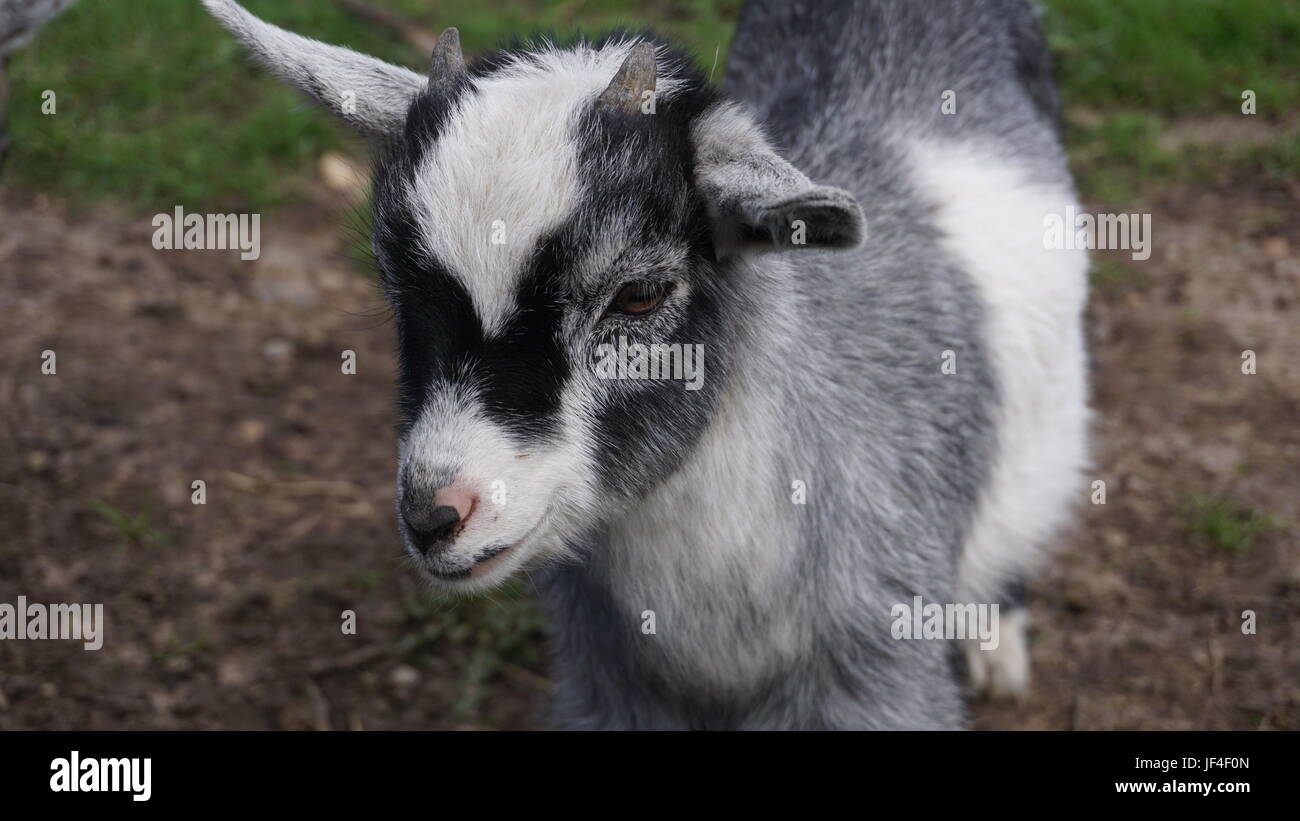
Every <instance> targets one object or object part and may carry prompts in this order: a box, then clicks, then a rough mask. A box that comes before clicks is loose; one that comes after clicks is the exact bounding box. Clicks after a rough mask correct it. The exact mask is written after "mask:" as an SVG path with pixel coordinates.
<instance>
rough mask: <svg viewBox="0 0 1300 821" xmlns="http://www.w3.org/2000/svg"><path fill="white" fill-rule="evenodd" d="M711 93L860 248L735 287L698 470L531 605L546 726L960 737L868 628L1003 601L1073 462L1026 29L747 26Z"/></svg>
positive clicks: (1004, 12)
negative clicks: (648, 618)
mask: <svg viewBox="0 0 1300 821" xmlns="http://www.w3.org/2000/svg"><path fill="white" fill-rule="evenodd" d="M810 5H811V6H816V8H809V6H810ZM945 11H947V12H949V13H948V14H945V13H944V12H945ZM946 90H953V91H954V92H955V98H954V100H955V103H956V106H957V113H956V114H954V115H948V114H944V113H942V111H941V103H942V102H943V93H944V92H945V91H946ZM729 91H730V92H731V93H732V94H733V95H735V96H736V97H737V98H739V99H740V100H741V101H742V102H744V103H746V104H747V105H748V106H749V108H750V109H751V110H753V111H756V112H757V113H759V114H760V116H761V118H763V119H764V121H765V124H766V125H767V127H768V128H769V130H770V132H771V133H772V135H773V136H774V137H775V139H776V141H777V143H778V144H779V145H780V146H781V147H782V148H783V149H784V152H785V154H786V156H787V158H789V159H790V160H791V161H792V162H793V163H794V164H795V165H796V166H798V167H800V168H802V169H805V170H806V171H807V172H808V173H809V174H810V175H811V176H813V177H815V178H818V179H823V180H826V181H827V182H830V183H833V184H835V185H839V186H842V187H844V188H847V189H848V190H849V191H851V192H852V193H853V194H854V195H856V197H857V199H858V201H859V202H860V203H861V204H862V207H863V210H864V213H865V214H866V217H867V224H868V236H867V242H866V243H865V245H864V246H863V247H861V248H860V249H858V250H855V251H851V252H847V253H839V254H832V253H821V252H818V253H810V254H807V255H804V256H801V257H799V258H798V259H794V260H790V259H787V258H779V259H778V258H772V257H766V258H761V259H760V260H759V261H758V262H757V263H756V265H757V266H759V267H760V270H758V271H756V272H755V275H756V276H761V277H763V278H764V279H765V280H769V281H772V282H776V283H779V284H778V285H777V286H776V289H775V290H774V291H773V292H772V293H771V295H770V296H771V300H770V304H768V305H765V306H762V307H763V310H762V311H760V312H756V313H761V314H762V315H763V317H764V324H763V327H762V328H761V329H755V331H754V332H753V333H749V334H743V335H742V338H744V339H745V341H746V343H747V344H746V348H745V350H743V351H729V352H727V353H728V356H729V357H730V361H732V362H733V363H734V364H733V366H732V368H731V373H732V376H731V377H730V382H729V384H728V385H727V389H726V396H725V398H724V400H723V403H722V407H721V408H720V409H719V412H718V414H717V416H716V417H715V419H714V421H713V423H712V424H711V426H710V427H709V429H708V430H707V431H706V432H705V434H704V436H703V438H702V440H701V441H700V442H699V443H698V444H697V446H696V448H695V450H694V452H693V453H692V454H691V456H690V457H689V458H688V460H687V461H686V463H685V464H684V465H683V466H682V467H681V468H680V469H679V470H678V471H677V472H676V473H675V474H674V475H673V476H671V477H670V478H668V479H667V480H666V481H664V482H662V483H661V484H660V485H659V486H658V487H657V488H656V489H655V490H654V491H652V493H651V494H650V495H649V496H648V497H647V498H645V499H644V500H643V501H642V502H641V503H640V505H639V506H638V507H637V508H636V509H635V510H633V511H631V512H630V513H628V515H627V516H626V517H624V518H622V519H621V520H619V521H616V522H614V523H613V524H612V525H611V526H610V527H609V528H608V529H607V530H606V531H604V532H602V533H600V534H597V535H594V536H593V537H592V539H593V542H594V544H592V545H587V546H586V548H587V549H586V550H584V551H583V553H584V555H585V556H586V557H587V558H586V560H585V561H584V563H583V564H581V565H575V566H566V567H561V568H554V569H551V570H548V571H546V572H545V573H544V574H543V575H542V576H541V577H540V586H541V588H542V590H543V592H544V593H545V595H546V598H547V600H548V603H549V605H550V608H551V612H552V625H553V629H554V634H555V643H556V647H555V650H556V659H557V670H556V674H557V676H556V677H557V701H556V707H555V717H556V720H557V721H558V722H559V723H561V724H563V725H567V726H575V727H792V728H823V727H861V728H891V727H957V726H960V725H961V724H962V723H963V718H964V708H963V698H962V695H963V694H962V691H961V688H960V686H959V685H958V683H957V678H956V676H955V675H954V673H953V671H952V667H951V661H952V659H951V657H950V651H949V647H948V645H947V643H945V642H938V641H899V640H895V639H894V638H893V637H892V635H891V631H890V624H891V621H892V619H891V615H890V614H891V607H892V606H893V605H894V604H896V603H899V602H910V601H911V600H912V597H913V596H917V595H919V596H921V597H922V598H923V599H924V600H926V601H932V602H954V601H972V602H987V603H996V602H1000V601H1001V602H1005V600H1006V595H1007V592H1006V591H1007V588H1008V586H1009V585H1013V584H1015V583H1016V582H1018V581H1020V580H1021V579H1022V577H1023V574H1024V573H1026V572H1027V571H1028V569H1029V568H1030V566H1031V565H1032V561H1033V558H1034V556H1035V554H1036V553H1037V552H1038V551H1039V550H1040V549H1041V548H1042V547H1044V546H1045V543H1046V542H1047V540H1048V539H1049V537H1050V536H1051V534H1052V532H1053V530H1054V529H1055V528H1056V526H1057V525H1058V524H1059V523H1060V522H1061V521H1062V519H1063V517H1064V516H1065V514H1066V513H1067V512H1068V509H1069V499H1070V496H1071V494H1074V493H1076V492H1077V491H1078V479H1079V472H1080V470H1081V468H1082V465H1083V461H1084V458H1085V448H1084V441H1085V420H1086V411H1085V389H1084V353H1083V344H1082V334H1081V326H1080V314H1081V311H1082V307H1083V303H1084V299H1085V290H1086V288H1085V282H1086V275H1085V269H1086V261H1085V260H1084V258H1083V256H1082V254H1081V253H1078V252H1071V251H1059V250H1046V249H1045V248H1044V247H1043V243H1042V230H1043V222H1042V221H1043V218H1044V216H1045V215H1047V214H1049V213H1061V212H1062V211H1063V209H1064V208H1065V207H1066V206H1067V205H1069V204H1072V203H1073V202H1074V193H1073V189H1072V184H1071V182H1070V177H1069V174H1068V172H1067V170H1066V167H1065V160H1064V157H1063V154H1062V151H1061V148H1060V145H1059V140H1058V137H1057V134H1056V129H1055V116H1056V114H1055V105H1056V104H1055V95H1054V91H1053V90H1052V86H1051V81H1050V72H1049V70H1048V68H1047V56H1046V50H1045V46H1044V44H1043V43H1042V41H1041V37H1040V35H1039V34H1038V33H1037V27H1036V21H1035V20H1034V19H1033V16H1032V13H1031V11H1030V10H1029V8H1028V7H1027V5H1025V4H1024V3H1022V2H1019V0H1006V1H1005V2H1003V0H998V1H997V2H985V3H959V2H951V3H927V4H918V3H910V4H909V3H889V2H858V3H836V4H807V3H776V2H772V3H766V2H759V3H751V4H750V5H749V6H748V7H747V9H746V12H745V15H744V17H743V18H742V21H741V24H740V26H739V28H738V31H737V34H736V38H735V42H734V44H733V46H732V58H731V67H730V71H729ZM945 351H951V352H952V353H953V354H954V355H955V360H954V361H955V365H956V371H955V373H944V372H942V370H941V364H942V363H943V357H944V352H945ZM794 482H804V483H806V487H807V503H806V504H802V505H801V504H794V503H792V499H791V495H792V492H793V491H792V483H794ZM647 610H649V611H653V613H654V623H655V631H654V633H653V634H646V633H643V632H642V630H641V629H640V626H641V624H642V622H643V619H642V613H643V612H644V611H647ZM1010 640H1012V641H1014V639H1010Z"/></svg>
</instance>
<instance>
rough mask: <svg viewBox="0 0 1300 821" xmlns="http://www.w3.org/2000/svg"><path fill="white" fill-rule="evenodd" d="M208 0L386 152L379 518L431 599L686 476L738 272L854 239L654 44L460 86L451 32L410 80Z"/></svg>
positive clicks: (508, 568) (746, 305)
mask: <svg viewBox="0 0 1300 821" xmlns="http://www.w3.org/2000/svg"><path fill="white" fill-rule="evenodd" d="M205 2H206V3H207V4H208V5H209V7H210V8H212V9H213V10H214V11H215V12H217V14H218V16H219V17H222V18H223V20H225V22H227V24H228V25H230V27H231V28H232V30H234V31H235V32H236V34H238V35H239V36H240V37H241V38H242V39H244V40H245V41H246V42H249V43H250V45H251V46H253V48H254V51H255V53H257V54H258V55H259V56H261V57H262V59H264V60H265V61H267V62H270V63H271V64H272V65H273V66H275V67H276V68H277V69H278V70H279V71H280V73H281V74H282V75H286V76H288V77H289V79H291V80H292V81H294V82H296V83H297V84H298V85H299V86H300V87H302V88H304V90H307V91H309V92H310V93H313V94H315V95H316V96H317V98H318V99H320V100H321V101H322V102H324V103H326V104H328V105H331V106H332V107H334V108H335V110H336V111H338V112H339V113H340V114H341V115H342V116H345V117H346V118H348V119H350V120H351V121H352V122H353V124H354V125H357V126H358V127H359V128H361V129H362V130H363V131H367V132H370V133H372V134H377V135H378V136H380V137H381V138H382V141H383V142H384V143H385V144H386V145H387V148H386V150H385V153H384V154H383V155H382V158H381V160H380V162H379V163H378V165H377V170H376V176H375V192H374V201H375V238H374V248H375V253H376V258H377V260H378V264H379V267H380V271H381V275H382V279H383V283H384V287H385V290H386V292H387V295H388V297H389V300H390V302H391V304H392V308H393V313H394V316H395V318H396V324H397V332H398V349H399V356H400V362H401V368H400V381H401V384H400V403H399V404H400V415H401V424H400V458H399V466H398V489H397V504H398V523H399V528H400V531H401V534H402V540H403V543H404V545H405V547H406V550H407V552H408V554H409V555H410V556H411V557H412V559H414V560H415V562H416V563H417V565H418V566H419V567H420V568H421V569H422V570H424V571H425V572H426V573H427V574H428V575H429V576H430V577H431V578H433V579H435V580H436V581H438V582H439V583H441V584H444V585H446V586H449V587H456V588H466V589H469V588H476V587H484V586H488V585H491V584H493V583H495V582H497V581H499V580H501V579H503V578H505V577H507V576H509V575H510V574H511V573H512V572H514V571H516V570H518V569H519V568H522V567H525V566H527V565H529V564H531V563H536V562H539V561H545V560H546V559H548V558H555V557H559V556H562V555H565V554H566V553H567V552H568V551H567V548H568V546H569V545H572V544H575V543H577V542H578V541H580V540H581V538H582V536H583V535H584V534H586V533H588V532H590V531H591V530H592V529H594V528H597V527H599V526H600V524H601V523H602V522H604V521H607V520H608V519H609V518H610V517H612V516H616V515H618V513H619V511H620V510H624V509H626V508H627V507H628V506H629V505H631V504H635V503H636V502H637V500H638V499H639V498H640V497H642V496H643V495H644V494H645V493H646V492H647V491H648V490H649V489H650V488H651V487H652V486H653V485H654V484H655V483H657V482H659V481H660V480H662V478H663V477H665V476H666V475H668V474H669V473H671V472H672V471H673V470H674V469H675V468H676V467H677V466H678V465H679V464H680V463H681V461H682V460H683V459H684V458H687V456H688V454H689V453H690V451H691V448H692V445H693V443H694V442H695V441H696V440H697V439H698V438H699V437H700V436H701V434H702V432H703V431H704V430H705V429H706V428H707V426H708V424H709V421H710V419H711V417H712V414H713V410H714V408H715V407H716V406H717V405H718V402H719V400H720V397H721V395H722V393H723V391H724V390H725V385H726V381H727V374H728V371H729V368H730V364H731V361H732V356H731V354H730V352H732V351H734V350H736V349H737V348H738V346H739V345H740V344H741V339H742V338H743V336H744V334H745V333H747V332H748V331H747V330H746V328H750V329H752V327H753V324H752V323H753V321H754V316H753V313H754V306H755V305H756V304H758V300H755V299H754V298H753V293H754V291H755V290H756V289H757V288H758V287H760V286H759V284H758V283H754V282H747V281H744V280H745V279H746V272H748V271H750V269H749V267H748V266H744V265H737V264H734V261H735V260H736V259H738V258H740V257H743V256H746V255H749V254H753V253H757V252H759V251H760V250H763V249H767V250H771V249H773V248H781V247H792V246H796V247H797V246H798V245H800V244H803V245H806V246H808V247H817V246H823V247H825V246H843V245H849V244H853V243H856V242H857V241H858V238H859V237H860V234H861V227H862V226H861V215H860V212H859V210H858V208H857V205H856V203H855V202H854V201H853V199H852V198H851V197H850V196H849V195H848V194H847V193H845V192H843V191H839V190H838V189H833V188H827V187H825V186H815V185H813V184H812V183H810V182H809V181H808V180H807V178H805V177H804V176H803V175H802V174H800V173H799V172H798V171H797V170H795V169H794V168H793V167H791V166H790V165H789V164H788V163H786V162H785V161H784V160H782V159H781V158H780V157H778V156H777V155H776V154H775V153H774V152H773V151H772V149H771V148H770V146H769V145H768V144H767V142H766V141H765V140H764V139H763V137H762V135H761V134H760V132H759V131H758V129H757V128H756V127H755V126H754V124H753V123H752V121H751V120H750V119H749V118H748V117H747V116H746V115H745V114H744V113H743V112H742V111H740V109H739V107H738V106H736V105H735V104H733V103H728V102H725V101H722V100H720V98H719V95H718V94H717V93H716V92H714V91H713V90H712V89H710V88H709V87H708V86H707V83H705V82H704V81H703V80H702V78H700V77H699V76H698V75H697V74H696V73H695V72H694V70H693V69H691V68H690V67H689V66H688V65H687V63H686V61H685V60H683V59H681V58H680V57H678V56H676V55H675V54H673V53H672V52H671V51H670V50H668V49H664V48H662V47H659V48H657V49H656V48H652V47H650V46H648V45H641V46H636V45H635V44H634V42H629V41H626V40H620V41H611V42H609V43H606V44H604V45H602V46H599V47H596V46H590V45H581V46H578V47H576V48H574V49H570V50H557V49H551V48H548V49H545V50H541V51H533V52H518V53H500V54H496V55H490V56H488V57H485V58H483V59H481V60H480V61H478V62H476V63H475V64H474V65H473V66H471V67H470V68H468V69H466V68H465V67H464V64H463V61H462V60H461V58H460V55H459V46H458V43H457V42H456V38H455V36H454V31H452V32H449V34H445V35H444V36H443V38H441V39H440V41H439V43H440V46H439V49H440V50H439V51H438V52H435V56H434V70H433V72H432V75H431V77H430V79H429V80H428V81H427V82H425V81H423V79H421V81H419V82H418V83H417V82H412V81H411V79H410V77H409V76H407V75H408V74H409V73H402V72H401V70H400V69H395V68H393V67H391V66H384V64H382V63H377V61H369V62H359V61H368V60H369V58H362V57H360V56H359V55H355V54H352V53H351V52H341V51H339V50H333V49H331V47H326V46H322V45H321V44H318V43H310V45H309V46H303V45H301V44H296V41H292V40H290V41H286V40H285V38H286V37H292V36H291V35H287V33H285V32H282V31H280V30H278V29H274V34H273V35H272V34H265V33H264V32H263V29H261V28H258V27H259V26H262V27H266V28H268V29H270V28H272V27H269V26H266V24H264V23H261V22H260V21H256V20H255V18H251V16H248V15H247V14H246V13H245V12H243V11H242V9H239V7H238V6H236V5H235V4H233V3H231V2H229V1H228V0H205ZM236 10H237V11H236ZM227 17H230V18H233V19H226V18H227ZM250 21H251V22H250ZM303 42H308V43H309V42H310V41H303ZM321 50H327V51H321ZM282 52H283V53H282ZM394 72H396V73H394ZM299 75H301V78H300V76H299ZM367 86H369V90H367V89H366V87H367ZM349 89H350V90H353V91H354V94H353V95H352V97H351V98H350V101H351V103H352V108H351V109H344V108H342V107H341V106H340V105H339V102H340V101H339V100H335V99H333V95H334V94H339V93H342V92H341V90H349ZM646 92H653V93H652V94H647V93H646ZM342 99H343V100H344V101H347V99H348V98H346V97H344V98H342ZM402 101H404V105H405V108H404V109H403V110H402V112H400V113H395V112H394V111H392V110H391V109H392V108H393V107H394V106H395V105H396V106H399V107H400V106H401V105H403V102H402ZM366 106H370V109H366V108H365V107H366ZM359 111H360V113H358V112H359ZM801 241H802V242H801ZM746 323H748V325H747V324H746ZM651 345H667V346H670V347H668V348H654V349H651V348H649V346H651ZM640 346H646V347H644V348H642V347H640ZM646 364H648V365H649V368H650V370H649V373H646V372H645V371H643V370H642V369H641V366H642V365H646ZM665 373H666V374H667V378H663V377H664V376H665ZM645 376H650V377H656V376H657V377H660V378H644V377H645ZM666 515H671V512H668V513H666Z"/></svg>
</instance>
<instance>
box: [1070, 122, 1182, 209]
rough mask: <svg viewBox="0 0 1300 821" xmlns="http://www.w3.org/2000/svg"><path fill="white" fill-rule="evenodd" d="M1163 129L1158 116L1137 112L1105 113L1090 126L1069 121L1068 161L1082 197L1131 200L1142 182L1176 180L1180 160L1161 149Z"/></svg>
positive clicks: (1175, 154)
mask: <svg viewBox="0 0 1300 821" xmlns="http://www.w3.org/2000/svg"><path fill="white" fill-rule="evenodd" d="M1162 127H1163V126H1162V123H1161V120H1160V118H1159V117H1157V116H1155V115H1151V114H1144V113H1141V112H1137V111H1122V112H1117V113H1111V114H1107V115H1105V116H1103V117H1101V119H1100V120H1099V121H1098V122H1097V123H1095V124H1090V125H1081V124H1077V123H1070V124H1069V127H1068V128H1067V142H1068V146H1069V149H1070V159H1071V163H1072V165H1073V167H1074V170H1075V176H1076V178H1077V180H1078V183H1079V188H1080V191H1081V192H1082V194H1083V196H1084V197H1085V198H1087V199H1095V200H1100V201H1102V202H1129V201H1131V200H1133V199H1134V198H1136V197H1137V196H1138V194H1139V193H1140V191H1141V190H1142V187H1143V185H1144V184H1146V183H1151V182H1167V181H1169V180H1171V179H1173V178H1174V177H1176V176H1177V174H1178V172H1179V170H1180V164H1179V156H1178V154H1177V153H1175V152H1172V151H1168V150H1166V149H1164V148H1162V147H1161V146H1160V141H1159V140H1160V132H1161V130H1162Z"/></svg>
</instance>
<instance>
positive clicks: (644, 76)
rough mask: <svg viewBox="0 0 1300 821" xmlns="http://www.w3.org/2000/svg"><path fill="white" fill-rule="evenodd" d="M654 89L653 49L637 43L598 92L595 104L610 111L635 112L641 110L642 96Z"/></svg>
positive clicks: (650, 46)
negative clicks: (607, 82) (607, 83)
mask: <svg viewBox="0 0 1300 821" xmlns="http://www.w3.org/2000/svg"><path fill="white" fill-rule="evenodd" d="M654 90H655V49H654V46H652V45H650V44H649V43H637V44H636V46H635V47H634V48H633V49H632V53H631V54H629V55H628V56H627V59H626V60H624V61H623V65H622V66H621V67H620V68H619V70H618V73H617V74H615V75H614V79H613V81H612V82H610V84H609V87H608V88H606V89H605V90H604V91H602V92H601V93H600V98H599V99H598V100H597V101H596V104H597V105H600V106H604V107H605V108H607V109H609V110H611V111H623V112H626V113H629V114H635V113H637V112H638V111H640V110H641V103H642V102H643V100H642V98H643V97H644V96H645V93H646V92H647V91H654Z"/></svg>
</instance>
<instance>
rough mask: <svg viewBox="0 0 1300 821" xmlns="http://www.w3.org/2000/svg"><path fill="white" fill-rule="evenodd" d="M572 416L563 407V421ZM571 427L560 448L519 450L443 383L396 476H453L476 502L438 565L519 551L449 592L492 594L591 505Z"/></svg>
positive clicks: (462, 393) (470, 399)
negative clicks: (501, 550) (505, 548)
mask: <svg viewBox="0 0 1300 821" xmlns="http://www.w3.org/2000/svg"><path fill="white" fill-rule="evenodd" d="M565 404H566V405H567V402H566V403H565ZM576 416H577V414H576V413H575V412H573V411H572V410H571V409H569V408H567V407H564V409H563V412H562V419H563V420H573V419H574V418H576ZM569 424H571V422H566V423H564V424H562V426H561V428H562V430H561V435H560V437H559V443H558V444H556V445H550V446H545V447H530V448H527V449H521V448H520V447H519V446H518V445H517V444H516V443H515V442H513V441H512V440H511V439H510V437H509V436H507V435H506V434H505V433H504V432H503V430H502V429H501V427H500V425H498V424H496V423H494V422H492V421H491V420H490V419H488V417H487V415H486V414H485V413H484V412H483V409H482V406H481V403H480V401H479V399H478V397H477V396H476V395H475V394H474V393H473V391H472V390H470V389H466V388H464V387H463V386H462V385H449V384H445V383H444V384H441V385H437V386H435V387H434V388H433V389H432V390H431V391H430V396H429V400H428V402H427V403H426V405H425V407H424V408H423V410H422V411H421V414H420V417H419V419H418V420H417V421H416V424H415V425H414V426H413V428H412V429H411V432H410V434H409V435H408V436H407V437H406V438H405V439H404V440H403V442H402V445H401V454H400V467H399V475H400V474H401V472H402V470H403V469H406V470H410V471H411V474H412V475H414V476H419V475H420V474H421V473H424V472H427V473H430V474H433V475H435V476H454V477H456V479H457V481H460V482H463V483H465V484H468V485H470V486H471V487H473V488H475V490H476V491H477V493H478V496H479V504H478V507H477V509H476V512H475V513H474V514H473V515H472V516H471V517H470V519H469V521H468V523H467V524H466V525H465V527H464V529H463V530H461V532H460V533H459V534H458V535H457V537H456V540H455V542H454V543H453V544H452V546H451V547H450V548H449V549H448V553H447V554H446V555H445V557H444V558H445V559H446V560H447V561H448V562H449V563H452V564H458V565H462V566H464V567H469V566H470V565H472V564H473V563H474V562H475V560H476V557H478V556H480V555H481V554H482V553H484V552H485V551H486V550H488V549H490V548H493V547H495V546H499V545H516V546H517V547H516V549H514V550H513V551H512V552H511V554H510V555H509V556H507V557H506V558H504V559H503V560H502V561H501V562H500V563H499V564H498V565H497V566H496V567H494V568H493V570H492V571H491V572H490V573H488V574H486V575H484V576H482V577H481V578H475V579H471V580H462V581H458V582H455V583H454V586H456V587H459V588H462V589H479V588H486V587H491V586H493V585H496V584H498V583H500V581H501V580H502V579H504V578H507V577H509V576H510V575H511V574H512V573H514V572H515V571H516V570H517V569H519V568H520V567H522V566H523V565H524V564H526V563H528V562H529V561H532V560H535V559H537V558H539V557H541V556H545V555H547V554H552V555H553V554H554V553H555V551H556V549H557V546H558V545H557V543H556V542H555V540H554V538H553V536H554V533H555V532H556V530H557V525H562V524H563V522H564V521H565V520H566V519H567V518H568V517H570V516H574V515H578V514H579V513H580V512H581V511H582V510H583V509H584V508H585V506H586V505H587V504H588V500H589V498H590V490H589V482H590V477H591V466H590V464H589V462H588V460H587V457H586V454H585V453H584V451H583V449H582V448H581V447H578V446H576V445H573V444H572V443H573V442H574V441H575V437H581V436H582V434H581V433H576V432H575V431H574V430H573V429H572V428H571V427H569ZM576 441H582V440H581V439H580V438H579V439H576ZM497 482H500V483H501V484H499V485H497V484H495V483H497ZM400 492H405V489H404V488H399V493H400ZM502 493H503V494H504V495H503V497H502V496H500V495H499V494H502ZM559 529H561V530H562V529H563V528H562V527H560V528H559ZM526 536H527V537H528V539H527V541H526V543H523V540H524V539H525V537H526Z"/></svg>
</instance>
